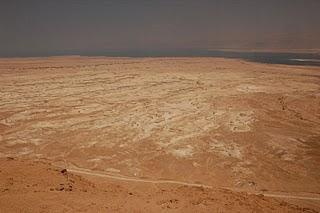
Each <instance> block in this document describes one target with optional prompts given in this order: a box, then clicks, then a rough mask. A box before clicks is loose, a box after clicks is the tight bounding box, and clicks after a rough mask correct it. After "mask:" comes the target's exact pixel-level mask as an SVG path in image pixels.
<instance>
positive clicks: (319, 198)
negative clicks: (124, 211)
mask: <svg viewBox="0 0 320 213" xmlns="http://www.w3.org/2000/svg"><path fill="white" fill-rule="evenodd" d="M68 171H70V172H73V173H78V174H83V175H91V176H97V177H104V178H110V179H115V180H120V181H132V182H142V183H155V184H178V185H183V186H194V187H203V188H214V187H213V186H210V185H205V184H197V183H188V182H183V181H174V180H149V179H141V178H133V177H126V176H116V175H111V174H104V173H100V172H94V171H92V170H88V169H74V168H73V169H68ZM218 188H221V189H228V190H231V191H236V192H246V193H248V194H255V195H263V196H266V197H273V198H285V199H300V200H314V201H320V196H319V195H318V196H312V197H311V196H303V195H293V194H292V193H290V192H286V193H283V192H282V193H279V192H277V193H265V192H261V191H246V190H241V189H239V188H232V187H218Z"/></svg>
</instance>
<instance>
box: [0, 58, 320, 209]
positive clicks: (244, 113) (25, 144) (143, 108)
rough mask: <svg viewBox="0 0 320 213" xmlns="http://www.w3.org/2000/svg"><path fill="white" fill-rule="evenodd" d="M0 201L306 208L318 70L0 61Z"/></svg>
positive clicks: (313, 199)
mask: <svg viewBox="0 0 320 213" xmlns="http://www.w3.org/2000/svg"><path fill="white" fill-rule="evenodd" d="M0 158H1V160H0V177H1V178H0V212H62V211H64V212H81V211H83V212H160V211H169V212H318V211H320V166H319V165H320V67H312V66H289V65H276V64H273V65H271V64H261V63H254V62H248V61H244V60H240V59H223V58H202V57H193V58H187V57H181V58H179V57H176V58H175V57H171V58H165V57H163V58H161V57H159V58H111V57H80V56H70V57H48V58H16V59H0Z"/></svg>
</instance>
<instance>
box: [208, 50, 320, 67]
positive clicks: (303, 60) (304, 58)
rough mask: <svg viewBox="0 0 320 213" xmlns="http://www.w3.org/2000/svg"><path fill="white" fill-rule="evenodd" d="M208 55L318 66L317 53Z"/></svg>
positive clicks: (211, 52) (319, 61)
mask: <svg viewBox="0 0 320 213" xmlns="http://www.w3.org/2000/svg"><path fill="white" fill-rule="evenodd" d="M209 55H210V56H214V57H224V58H239V59H244V60H247V61H253V62H259V63H267V64H285V65H310V66H320V54H319V53H272V52H230V51H209Z"/></svg>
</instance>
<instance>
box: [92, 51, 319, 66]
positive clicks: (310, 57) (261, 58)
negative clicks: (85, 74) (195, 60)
mask: <svg viewBox="0 0 320 213" xmlns="http://www.w3.org/2000/svg"><path fill="white" fill-rule="evenodd" d="M89 55H91V56H94V55H95V56H96V55H97V53H92V54H89ZM98 55H100V56H122V57H220V58H236V59H244V60H247V61H253V62H259V63H267V64H285V65H309V66H320V53H279V52H239V51H221V50H183V51H180V50H179V51H126V52H108V53H100V54H98Z"/></svg>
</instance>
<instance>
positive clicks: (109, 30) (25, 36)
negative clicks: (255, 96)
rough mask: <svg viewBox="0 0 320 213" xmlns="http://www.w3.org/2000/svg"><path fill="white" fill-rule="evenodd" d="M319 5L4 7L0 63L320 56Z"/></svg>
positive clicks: (175, 1)
mask: <svg viewBox="0 0 320 213" xmlns="http://www.w3.org/2000/svg"><path fill="white" fill-rule="evenodd" d="M319 11H320V1H319V0H1V1H0V56H20V55H41V54H45V55H55V54H88V53H90V54H94V53H103V52H111V51H120V52H121V51H124V52H125V51H132V50H139V51H145V50H147V51H153V50H154V51H156V50H161V51H163V50H165V51H166V50H187V49H221V48H233V49H248V48H253V49H278V48H281V49H300V48H303V49H314V48H318V49H319V48H320V12H319Z"/></svg>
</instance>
